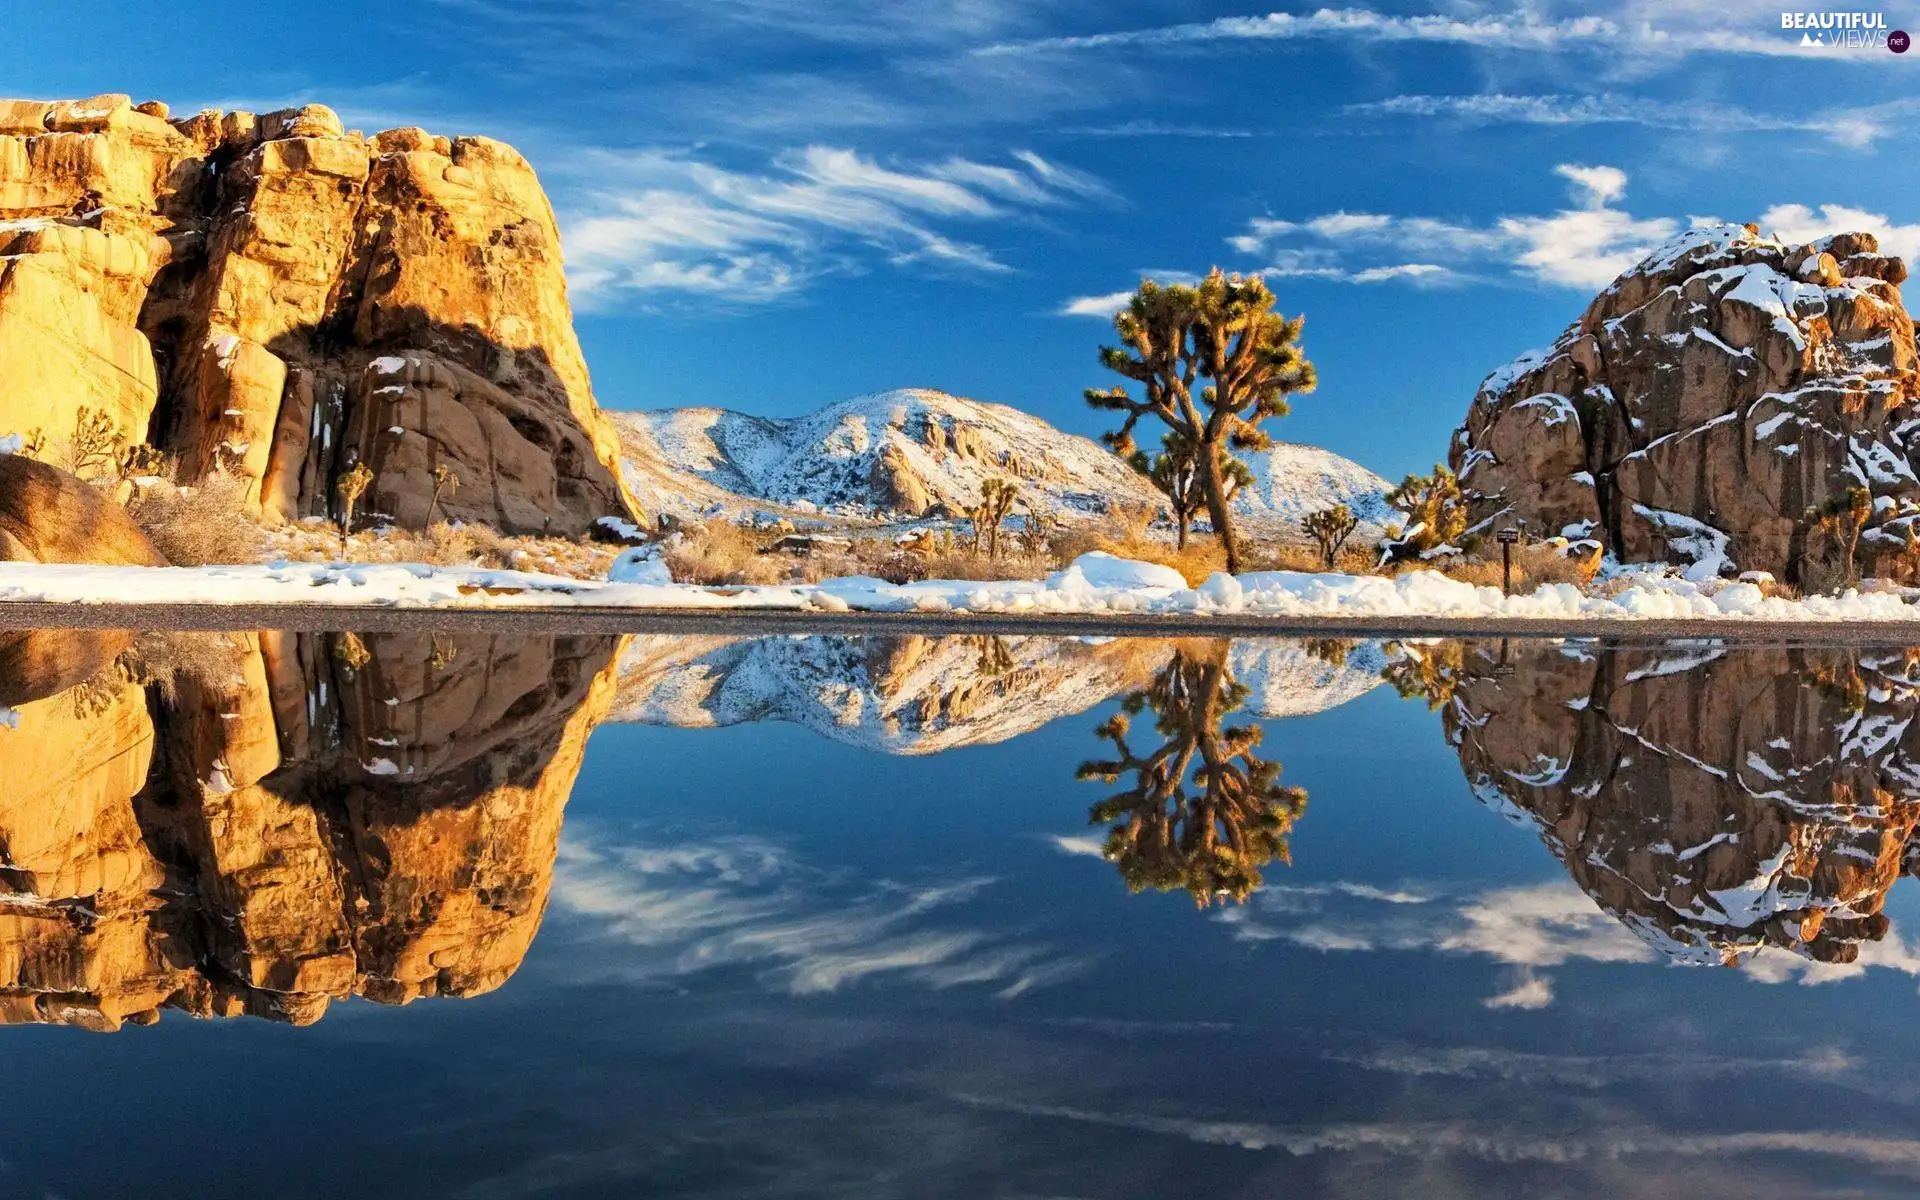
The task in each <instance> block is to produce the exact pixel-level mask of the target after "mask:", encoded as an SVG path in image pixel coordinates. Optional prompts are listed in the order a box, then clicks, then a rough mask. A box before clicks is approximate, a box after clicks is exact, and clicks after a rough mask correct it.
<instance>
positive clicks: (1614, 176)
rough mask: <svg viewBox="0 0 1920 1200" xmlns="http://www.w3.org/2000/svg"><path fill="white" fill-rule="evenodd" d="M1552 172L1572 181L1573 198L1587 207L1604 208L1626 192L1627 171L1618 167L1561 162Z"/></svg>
mask: <svg viewBox="0 0 1920 1200" xmlns="http://www.w3.org/2000/svg"><path fill="white" fill-rule="evenodd" d="M1553 172H1554V174H1556V175H1559V176H1561V177H1563V178H1565V179H1570V180H1572V181H1573V188H1574V199H1576V200H1578V201H1580V202H1581V203H1582V204H1584V205H1586V206H1587V207H1588V208H1605V207H1606V206H1607V205H1608V204H1610V203H1612V202H1613V201H1615V200H1618V199H1620V198H1621V197H1622V196H1625V195H1626V194H1627V173H1626V172H1625V171H1622V170H1621V169H1620V168H1619V167H1582V166H1577V165H1575V164H1573V163H1561V164H1560V165H1559V166H1557V167H1555V168H1554V169H1553Z"/></svg>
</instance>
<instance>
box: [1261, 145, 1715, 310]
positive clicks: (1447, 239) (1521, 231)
mask: <svg viewBox="0 0 1920 1200" xmlns="http://www.w3.org/2000/svg"><path fill="white" fill-rule="evenodd" d="M1555 171H1556V172H1557V173H1558V174H1559V175H1561V176H1562V177H1564V178H1565V179H1566V180H1567V181H1568V183H1569V184H1570V190H1571V192H1572V197H1573V200H1574V202H1575V204H1576V205H1577V207H1574V208H1570V209H1564V210H1562V211H1560V212H1557V213H1552V214H1548V215H1545V216H1514V217H1503V218H1500V219H1499V220H1497V221H1494V222H1492V223H1491V224H1488V225H1463V224H1457V223H1454V222H1449V221H1442V220H1436V219H1434V218H1431V217H1402V216H1393V215H1389V214H1386V213H1360V212H1333V213H1326V214H1323V215H1321V216H1317V217H1312V218H1309V219H1306V220H1302V221H1283V220H1275V219H1272V218H1255V219H1254V220H1252V221H1250V222H1248V224H1247V230H1246V232H1245V233H1242V234H1239V235H1237V236H1235V237H1232V238H1229V239H1228V245H1230V246H1232V247H1233V248H1234V249H1235V250H1237V251H1239V252H1240V253H1242V254H1248V255H1255V254H1258V255H1264V256H1266V258H1267V259H1268V261H1269V263H1270V266H1269V268H1268V269H1269V270H1271V271H1272V272H1273V273H1275V274H1279V275H1298V276H1308V277H1318V278H1324V279H1336V280H1345V281H1348V282H1356V283H1360V282H1381V281H1385V280H1393V279H1405V280H1410V281H1412V282H1416V283H1438V282H1449V281H1453V280H1456V279H1458V278H1461V277H1462V272H1463V271H1467V270H1469V269H1471V270H1474V271H1484V270H1489V269H1490V270H1493V271H1495V272H1496V273H1512V272H1515V271H1517V272H1519V273H1520V274H1521V275H1522V276H1524V277H1531V278H1533V279H1534V280H1537V281H1539V282H1544V283H1552V284H1560V285H1563V286H1567V287H1577V288H1596V287H1600V286H1603V285H1605V284H1607V283H1609V282H1611V281H1612V280H1613V279H1614V278H1615V277H1616V276H1618V275H1619V274H1620V272H1622V271H1624V270H1625V269H1627V268H1628V267H1630V266H1632V265H1633V264H1634V263H1635V262H1637V261H1639V259H1640V258H1642V257H1644V256H1645V255H1646V253H1647V252H1648V251H1649V250H1651V249H1653V247H1655V246H1657V245H1658V244H1660V243H1661V242H1662V241H1664V240H1666V239H1667V238H1669V237H1671V236H1673V234H1674V233H1676V232H1677V231H1678V230H1679V228H1680V226H1679V223H1678V222H1676V221H1674V220H1672V219H1671V218H1667V217H1654V218H1649V219H1641V218H1637V217H1634V216H1632V215H1630V214H1629V213H1627V212H1625V211H1623V210H1621V209H1619V208H1616V207H1614V206H1613V202H1614V201H1617V200H1620V199H1622V198H1624V197H1625V195H1626V189H1627V175H1626V172H1624V171H1621V170H1620V169H1618V168H1617V167H1610V166H1584V165H1579V164H1574V163H1563V164H1561V165H1560V166H1558V167H1556V168H1555ZM1302 243H1304V244H1302ZM1413 255H1418V256H1420V262H1421V263H1427V264H1434V269H1433V270H1431V271H1429V270H1425V269H1416V265H1415V264H1409V263H1407V262H1406V261H1405V259H1406V257H1408V256H1413ZM1396 257H1397V258H1398V261H1389V262H1373V263H1366V264H1365V265H1354V264H1353V263H1352V260H1354V259H1355V258H1361V259H1365V258H1389V259H1393V258H1396ZM1436 260H1437V262H1436Z"/></svg>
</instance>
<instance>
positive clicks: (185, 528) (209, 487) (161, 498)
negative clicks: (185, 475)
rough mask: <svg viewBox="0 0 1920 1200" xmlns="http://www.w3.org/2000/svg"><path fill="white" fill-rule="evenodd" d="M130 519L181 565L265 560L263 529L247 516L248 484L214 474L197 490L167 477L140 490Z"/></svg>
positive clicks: (133, 498)
mask: <svg viewBox="0 0 1920 1200" xmlns="http://www.w3.org/2000/svg"><path fill="white" fill-rule="evenodd" d="M126 507H127V515H128V516H131V517H132V518H133V521H134V524H136V525H138V526H140V528H141V530H142V531H143V532H145V533H146V535H147V538H148V539H149V540H150V541H152V542H153V544H154V547H155V548H156V549H158V550H159V551H160V553H162V554H164V555H166V556H167V561H168V562H170V563H172V564H173V565H174V566H176V567H204V566H208V565H210V564H225V563H250V562H258V561H260V550H261V537H260V526H259V525H258V524H257V523H255V521H254V519H253V518H252V517H250V516H248V515H247V485H246V481H245V480H242V479H240V478H238V477H236V476H233V475H228V474H226V473H224V472H215V473H214V474H211V475H208V476H207V477H206V478H205V479H202V480H201V481H200V482H199V483H197V484H194V485H193V486H192V487H180V486H178V485H177V484H175V483H173V482H172V481H171V480H167V479H162V480H159V481H158V482H154V483H149V484H147V485H146V486H144V487H140V488H136V489H135V490H134V492H133V494H132V495H131V496H129V497H128V498H127V505H126Z"/></svg>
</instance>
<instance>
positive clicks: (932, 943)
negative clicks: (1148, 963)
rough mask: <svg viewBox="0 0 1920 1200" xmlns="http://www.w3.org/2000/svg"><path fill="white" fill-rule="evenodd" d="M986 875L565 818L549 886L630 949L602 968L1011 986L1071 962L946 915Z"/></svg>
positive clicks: (807, 984) (823, 983) (812, 981)
mask: <svg viewBox="0 0 1920 1200" xmlns="http://www.w3.org/2000/svg"><path fill="white" fill-rule="evenodd" d="M992 883H993V880H991V879H963V880H959V881H955V882H951V883H946V884H943V885H941V886H929V887H905V886H901V885H899V884H896V883H893V882H890V881H887V880H871V879H869V880H862V879H856V878H853V877H851V876H848V875H844V874H834V873H829V872H826V871H822V870H820V869H818V868H815V867H812V866H809V865H807V864H806V863H804V862H802V861H800V860H799V859H797V858H796V857H795V856H794V855H792V854H791V853H789V852H788V851H787V850H785V849H784V848H783V847H780V846H778V845H775V844H773V843H771V842H767V841H764V840H761V839H757V838H749V837H728V838H712V839H707V840H704V841H693V842H681V843H677V844H673V845H651V844H644V843H630V842H627V843H622V842H613V841H610V840H608V839H605V838H602V837H598V836H596V835H595V834H594V833H592V832H586V833H584V834H583V833H578V832H575V831H574V830H569V833H568V836H567V837H566V839H565V840H564V841H563V842H562V843H561V847H560V854H559V859H558V862H557V864H556V866H555V869H554V886H553V898H554V903H555V905H556V906H557V907H558V909H559V910H561V911H563V912H566V913H568V914H571V915H573V916H575V917H577V918H580V919H582V920H583V921H584V922H585V923H586V924H588V925H590V926H592V927H593V928H594V929H595V931H596V933H597V934H598V935H599V936H601V937H604V938H606V939H608V940H611V941H614V942H618V943H620V944H621V945H622V946H624V947H625V948H626V950H627V951H629V953H627V954H625V955H623V956H622V957H621V958H620V959H619V961H618V962H617V963H615V964H613V966H612V969H613V970H615V971H617V972H618V973H619V974H620V975H621V976H623V977H625V978H637V979H640V980H643V981H655V980H660V981H664V980H670V979H675V978H679V977H684V976H688V975H692V974H695V973H697V972H701V971H707V970H714V969H720V968H729V967H731V968H744V969H748V970H751V971H754V972H756V973H757V974H759V975H760V976H761V977H762V978H763V979H765V980H766V981H767V982H768V983H769V984H771V985H772V986H775V987H777V988H779V989H781V990H783V991H787V992H790V993H793V994H796V995H804V994H812V993H820V992H832V991H837V990H839V989H840V988H842V987H845V986H847V985H849V984H854V983H858V982H861V981H863V980H867V979H871V978H878V977H886V978H892V979H897V980H904V981H908V982H912V983H915V984H918V985H921V986H925V987H933V988H947V987H957V986H962V985H976V986H994V987H996V988H997V989H998V990H997V994H998V995H1000V996H1001V997H1012V996H1016V995H1019V994H1020V993H1022V992H1025V991H1027V990H1029V989H1031V988H1034V987H1039V986H1044V985H1046V984H1049V983H1052V982H1055V981H1057V980H1059V979H1062V978H1065V977H1066V976H1068V975H1070V974H1072V973H1074V972H1075V971H1077V970H1078V969H1079V964H1078V963H1077V962H1076V961H1074V960H1070V959H1063V958H1061V957H1060V956H1058V955H1057V954H1055V953H1053V952H1052V951H1051V950H1050V949H1049V948H1048V947H1046V946H1043V945H1022V944H1018V943H1015V942H1013V941H1010V940H1009V939H1008V938H1006V937H1005V936H1004V935H1000V934H997V933H993V932H990V931H987V930H983V929H973V928H954V927H950V926H949V925H948V923H947V922H945V921H943V918H944V917H945V916H946V915H947V914H948V912H949V910H951V909H952V908H953V907H954V906H956V905H960V904H963V903H965V902H966V901H968V900H970V899H972V898H973V897H975V896H976V895H978V894H979V893H980V892H981V891H982V890H984V889H985V888H987V887H989V886H991V884H992Z"/></svg>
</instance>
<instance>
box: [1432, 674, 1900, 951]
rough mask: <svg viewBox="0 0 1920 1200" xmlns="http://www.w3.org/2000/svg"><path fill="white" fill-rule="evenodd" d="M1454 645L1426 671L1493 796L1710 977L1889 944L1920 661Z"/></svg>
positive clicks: (1620, 908) (1468, 765)
mask: <svg viewBox="0 0 1920 1200" xmlns="http://www.w3.org/2000/svg"><path fill="white" fill-rule="evenodd" d="M1427 650H1428V652H1429V654H1430V655H1432V656H1439V655H1444V654H1445V653H1446V652H1447V650H1448V648H1447V647H1443V646H1435V647H1431V648H1427ZM1452 650H1453V651H1454V652H1455V653H1458V654H1459V657H1458V658H1457V660H1456V661H1453V662H1449V663H1445V664H1440V665H1438V667H1437V668H1436V669H1430V670H1429V671H1428V672H1426V675H1427V677H1428V678H1429V679H1439V680H1442V681H1443V682H1441V683H1440V684H1439V685H1438V686H1437V687H1435V688H1433V689H1432V690H1431V692H1430V694H1432V695H1434V696H1435V697H1436V698H1438V699H1441V700H1442V716H1443V720H1444V725H1445V728H1446V732H1447V736H1448V738H1449V739H1450V741H1451V742H1452V743H1453V744H1454V745H1455V746H1456V747H1457V748H1458V750H1459V754H1460V761H1461V765H1462V767H1463V769H1464V770H1465V772H1466V776H1467V780H1468V782H1469V783H1470V784H1471V785H1472V786H1473V788H1474V791H1475V793H1476V794H1477V795H1479V797H1480V798H1481V799H1482V800H1483V801H1485V802H1486V803H1487V804H1489V805H1491V806H1493V807H1495V808H1497V809H1499V810H1501V811H1503V812H1505V813H1506V814H1507V815H1509V816H1511V817H1513V818H1514V819H1516V820H1520V821H1523V822H1527V823H1531V824H1533V825H1536V826H1537V827H1538V828H1539V830H1540V835H1541V837H1542V839H1543V840H1544V841H1545V842H1546V844H1547V846H1548V848H1549V849H1550V850H1552V851H1553V853H1554V855H1555V856H1556V857H1558V858H1559V859H1560V860H1561V862H1562V863H1563V864H1565V866H1566V868H1567V871H1568V873H1569V874H1570V875H1571V876H1572V877H1573V879H1574V881H1575V882H1577V883H1578V884H1579V885H1580V886H1581V887H1582V888H1584V889H1585V890H1586V891H1587V892H1588V894H1590V895H1591V896H1592V897H1593V898H1594V900H1595V901H1596V902H1598V903H1599V905H1600V906H1601V907H1602V908H1603V909H1605V910H1606V911H1608V912H1609V913H1612V914H1613V915H1614V916H1616V917H1618V918H1619V919H1620V920H1621V921H1622V922H1623V923H1625V924H1626V925H1627V926H1628V927H1629V928H1631V929H1633V930H1634V932H1636V933H1637V934H1639V935H1640V936H1641V937H1642V938H1644V939H1645V940H1646V941H1647V942H1649V943H1650V944H1652V945H1653V946H1655V947H1657V948H1658V949H1660V950H1662V951H1664V952H1665V953H1666V954H1668V955H1669V956H1671V957H1672V958H1674V959H1676V960H1679V961H1683V962H1693V963H1720V962H1725V963H1734V962H1738V961H1740V960H1741V959H1742V958H1743V957H1745V956H1747V955H1749V954H1751V953H1752V952H1754V951H1756V950H1758V949H1760V948H1762V947H1766V946H1776V947H1783V948H1785V949H1788V950H1791V951H1793V952H1794V953H1797V954H1800V955H1803V956H1805V957H1808V958H1811V959H1814V960H1818V961H1822V962H1851V961H1853V960H1854V959H1855V957H1856V956H1857V955H1858V953H1859V948H1860V947H1859V943H1861V942H1862V941H1870V940H1877V939H1879V938H1880V937H1882V936H1883V935H1884V934H1885V932H1886V930H1887V921H1886V918H1885V917H1884V916H1883V915H1882V914H1881V907H1882V905H1883V904H1884V902H1885V899H1886V894H1887V890H1888V888H1890V887H1891V886H1892V885H1893V883H1894V881H1895V880H1896V879H1897V878H1899V876H1900V875H1901V873H1902V870H1903V867H1904V865H1905V859H1906V854H1907V844H1908V841H1909V839H1910V837H1911V835H1912V833H1913V829H1914V823H1915V820H1916V818H1920V772H1917V771H1916V767H1915V762H1914V760H1913V759H1912V757H1911V756H1910V752H1909V749H1908V746H1907V744H1906V738H1907V732H1908V730H1909V728H1910V727H1911V723H1912V720H1913V717H1914V716H1915V714H1916V710H1917V709H1920V666H1916V661H1915V658H1914V656H1913V655H1912V654H1911V653H1909V652H1904V651H1885V652H1870V651H1852V650H1819V649H1781V648H1766V649H1760V648H1745V647H1741V648H1725V647H1719V646H1714V645H1711V644H1707V643H1700V644H1695V645H1667V646H1664V647H1658V648H1632V647H1626V648H1618V649H1612V650H1608V651H1604V652H1600V653H1595V652H1593V651H1591V650H1587V649H1583V648H1581V647H1579V646H1577V645H1572V644H1565V645H1556V644H1552V643H1545V642H1534V641H1515V642H1513V643H1511V644H1510V645H1508V646H1505V647H1502V646H1501V645H1499V644H1498V643H1493V644H1488V643H1479V644H1477V645H1471V646H1469V647H1467V648H1466V649H1465V650H1464V652H1460V648H1459V647H1457V646H1456V647H1453V648H1452Z"/></svg>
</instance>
